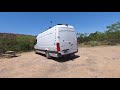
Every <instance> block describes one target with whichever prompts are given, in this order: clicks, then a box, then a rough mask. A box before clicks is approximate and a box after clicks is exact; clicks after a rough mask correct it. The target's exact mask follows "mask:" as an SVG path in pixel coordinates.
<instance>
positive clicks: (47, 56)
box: [46, 51, 50, 59]
mask: <svg viewBox="0 0 120 90" xmlns="http://www.w3.org/2000/svg"><path fill="white" fill-rule="evenodd" d="M46 58H47V59H49V58H50V55H49V53H48V51H46Z"/></svg>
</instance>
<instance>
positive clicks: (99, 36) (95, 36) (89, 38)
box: [77, 22, 120, 46]
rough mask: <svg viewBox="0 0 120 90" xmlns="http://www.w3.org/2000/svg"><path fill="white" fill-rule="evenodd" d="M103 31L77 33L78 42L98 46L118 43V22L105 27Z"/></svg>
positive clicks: (119, 32) (119, 24) (119, 39)
mask: <svg viewBox="0 0 120 90" xmlns="http://www.w3.org/2000/svg"><path fill="white" fill-rule="evenodd" d="M106 28H107V30H106V31H105V32H99V31H96V32H95V33H90V34H89V35H88V34H86V33H85V34H82V33H77V36H78V38H77V40H78V44H80V45H83V46H85V45H89V46H98V45H117V44H120V22H117V23H115V24H112V25H110V26H107V27H106Z"/></svg>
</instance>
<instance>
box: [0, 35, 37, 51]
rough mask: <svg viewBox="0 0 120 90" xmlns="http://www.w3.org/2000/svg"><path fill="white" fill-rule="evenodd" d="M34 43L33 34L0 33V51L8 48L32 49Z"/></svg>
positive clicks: (15, 49)
mask: <svg viewBox="0 0 120 90" xmlns="http://www.w3.org/2000/svg"><path fill="white" fill-rule="evenodd" d="M34 43H35V37H34V36H30V35H20V34H6V33H0V53H2V52H5V51H9V50H13V51H16V52H19V51H31V50H33V49H34Z"/></svg>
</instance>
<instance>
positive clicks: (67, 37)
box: [59, 28, 77, 54]
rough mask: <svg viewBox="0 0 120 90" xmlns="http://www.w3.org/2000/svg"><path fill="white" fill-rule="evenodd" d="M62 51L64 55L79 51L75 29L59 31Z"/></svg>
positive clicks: (61, 29)
mask: <svg viewBox="0 0 120 90" xmlns="http://www.w3.org/2000/svg"><path fill="white" fill-rule="evenodd" d="M59 42H60V50H61V51H62V52H63V53H66V54H67V53H72V52H75V51H77V38H76V33H75V31H74V29H68V28H64V29H63V28H60V29H59Z"/></svg>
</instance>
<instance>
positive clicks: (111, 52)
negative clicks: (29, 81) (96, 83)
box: [0, 46, 120, 78]
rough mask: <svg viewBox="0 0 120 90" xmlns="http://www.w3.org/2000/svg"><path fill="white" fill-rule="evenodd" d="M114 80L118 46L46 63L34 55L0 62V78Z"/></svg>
mask: <svg viewBox="0 0 120 90" xmlns="http://www.w3.org/2000/svg"><path fill="white" fill-rule="evenodd" d="M116 77H120V46H107V47H103V46H101V47H89V48H86V47H84V48H80V49H79V52H78V53H76V56H75V57H74V58H71V59H67V58H66V59H65V58H61V59H59V60H57V59H55V58H52V59H50V60H49V59H46V57H44V56H41V55H39V54H35V53H34V52H27V53H22V55H21V56H19V57H15V58H10V59H7V58H6V59H0V78H116Z"/></svg>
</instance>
